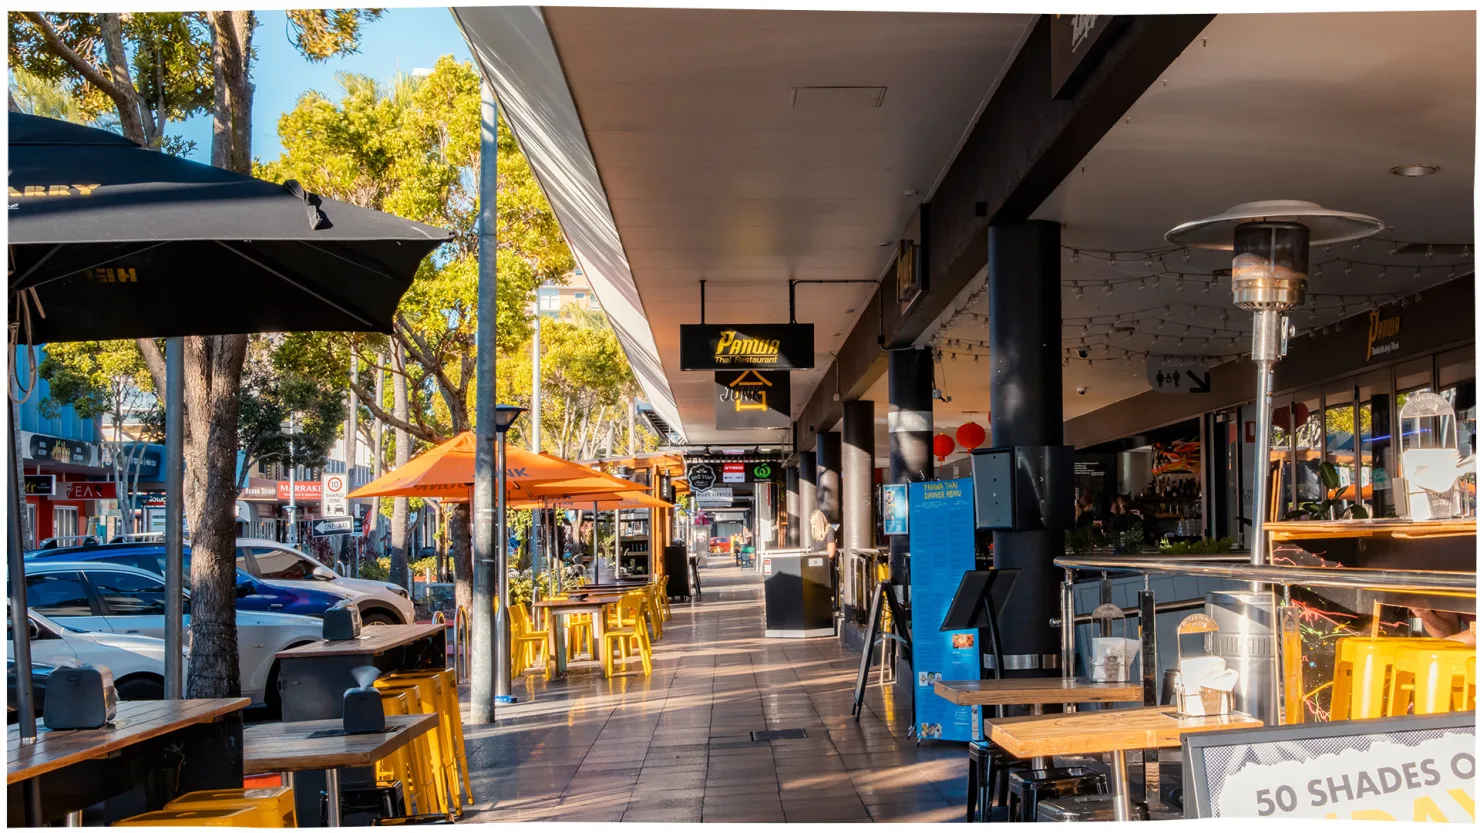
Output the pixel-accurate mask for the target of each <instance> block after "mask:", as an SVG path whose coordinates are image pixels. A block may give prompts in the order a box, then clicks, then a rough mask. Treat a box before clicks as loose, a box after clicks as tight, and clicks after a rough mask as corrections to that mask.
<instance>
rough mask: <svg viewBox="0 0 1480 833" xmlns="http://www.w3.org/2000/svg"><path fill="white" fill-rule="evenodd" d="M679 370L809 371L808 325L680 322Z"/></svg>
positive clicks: (809, 341)
mask: <svg viewBox="0 0 1480 833" xmlns="http://www.w3.org/2000/svg"><path fill="white" fill-rule="evenodd" d="M678 341H679V347H678V354H679V369H680V370H745V369H747V368H758V369H761V370H810V369H811V368H812V359H813V356H812V343H813V342H812V325H811V324H681V325H679V328H678Z"/></svg>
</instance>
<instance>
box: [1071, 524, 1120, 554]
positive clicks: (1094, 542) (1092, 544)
mask: <svg viewBox="0 0 1480 833" xmlns="http://www.w3.org/2000/svg"><path fill="white" fill-rule="evenodd" d="M1107 544H1109V539H1107V538H1106V537H1105V536H1104V534H1103V533H1101V532H1100V530H1098V529H1095V528H1094V527H1093V526H1081V527H1077V528H1075V529H1071V530H1069V531H1068V532H1066V533H1064V548H1065V549H1067V550H1068V551H1069V552H1071V553H1073V554H1075V555H1086V554H1088V553H1089V552H1090V551H1091V550H1093V549H1095V548H1096V547H1103V546H1106V545H1107Z"/></svg>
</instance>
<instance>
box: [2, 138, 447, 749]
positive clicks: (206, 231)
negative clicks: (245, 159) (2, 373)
mask: <svg viewBox="0 0 1480 833" xmlns="http://www.w3.org/2000/svg"><path fill="white" fill-rule="evenodd" d="M7 202H8V205H9V207H10V210H9V222H8V223H7V231H8V232H9V238H10V247H9V255H10V262H9V276H10V297H9V300H10V314H9V320H10V321H11V323H12V325H19V333H18V337H19V339H20V341H21V342H23V343H29V344H42V343H47V342H55V341H82V340H103V339H124V338H161V337H172V336H187V335H226V334H231V333H258V332H295V331H312V330H321V331H359V332H383V333H389V332H390V331H391V317H392V316H393V315H394V313H395V309H396V305H397V304H398V303H399V302H400V299H401V295H402V294H404V293H405V292H406V290H407V288H408V287H410V285H411V281H412V278H413V277H414V276H415V274H416V270H417V267H418V266H419V265H420V264H421V261H422V259H423V258H425V257H426V256H427V255H428V254H429V253H430V252H431V251H432V250H433V249H435V248H436V247H437V246H439V245H441V244H442V243H444V242H446V241H447V240H449V239H450V238H451V235H450V234H449V233H448V232H446V231H444V230H442V229H438V228H433V227H431V226H425V225H422V224H420V223H413V222H410V221H408V220H403V219H400V218H398V217H394V216H391V215H389V214H383V213H381V212H378V211H371V210H369V209H364V208H359V207H357V206H352V205H348V204H346V203H341V202H337V201H334V200H327V199H320V198H319V197H318V196H316V195H313V194H310V193H307V192H305V191H304V190H303V189H302V188H301V187H298V185H297V183H295V182H288V183H285V184H283V185H274V184H273V183H270V182H264V181H262V180H259V179H253V178H252V177H249V176H243V175H241V174H236V173H232V172H230V171H225V170H221V169H219V168H213V167H210V166H207V165H201V164H198V163H195V162H189V161H186V160H183V159H178V158H175V157H173V156H169V155H167V154H164V153H159V152H156V151H151V150H146V149H144V148H141V147H139V146H138V145H136V144H134V143H133V142H130V141H129V140H127V139H125V138H123V137H121V136H118V135H116V134H113V133H109V132H107V131H103V130H96V129H93V128H89V127H81V126H78V125H74V124H69V123H67V122H62V121H56V120H53V119H45V118H40V117H37V116H28V115H24V114H21V113H11V114H10V171H9V199H8V201H7ZM176 355H178V353H176ZM12 371H13V368H12ZM170 387H171V388H172V394H171V395H172V397H173V396H174V395H175V394H174V393H173V389H175V388H177V387H178V383H176V382H172V383H171V385H170ZM170 410H171V412H172V413H173V414H175V418H176V419H178V413H179V408H171V409H170ZM11 413H12V415H13V414H14V411H13V410H12V411H11ZM10 430H11V432H12V433H11V436H10V442H9V448H10V449H11V451H10V453H12V454H13V453H14V449H15V436H14V431H15V422H14V420H13V419H12V420H10ZM7 456H9V455H7ZM170 456H171V459H170V460H169V461H167V462H168V466H169V467H170V468H171V469H172V470H178V468H179V465H180V462H179V457H178V445H177V444H175V445H172V446H171V455H170ZM14 463H15V461H14V459H12V460H11V469H10V472H9V476H8V477H7V479H8V480H10V486H11V490H12V491H11V502H10V504H9V506H8V511H9V515H10V532H9V538H8V549H9V553H8V556H9V558H8V564H9V569H10V599H11V607H12V611H11V612H12V622H13V623H15V629H16V631H17V632H16V634H15V636H16V643H15V644H16V651H15V661H16V664H17V666H19V667H20V668H19V670H20V672H21V673H20V676H21V677H22V679H21V680H20V682H19V686H18V689H19V692H20V694H21V698H22V699H23V700H25V701H30V700H31V697H30V685H29V683H30V674H29V666H30V650H29V645H28V640H27V639H26V631H25V630H24V628H25V615H26V614H25V611H26V595H25V589H26V583H25V578H24V576H25V573H24V565H23V563H22V559H21V552H20V536H19V532H18V530H17V521H18V515H19V500H20V498H19V497H18V494H19V489H20V486H19V484H18V483H17V482H16V480H15V478H16V467H15V465H14ZM168 502H169V503H171V504H172V505H171V506H170V507H169V511H170V512H172V513H174V514H178V512H179V507H178V504H177V503H175V502H174V501H173V500H169V501H168ZM17 617H19V618H17ZM21 725H22V730H23V731H22V734H24V735H28V736H30V735H34V733H35V728H34V723H32V722H31V721H30V720H29V718H28V716H26V715H22V717H21Z"/></svg>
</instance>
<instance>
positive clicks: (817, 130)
mask: <svg viewBox="0 0 1480 833" xmlns="http://www.w3.org/2000/svg"><path fill="white" fill-rule="evenodd" d="M455 12H456V14H457V17H458V20H459V22H460V23H461V24H462V26H463V28H464V31H465V32H467V33H468V34H469V40H470V41H471V42H472V43H473V46H474V52H475V54H477V55H478V57H479V59H480V61H482V62H483V63H484V66H485V69H486V70H488V71H489V73H490V75H491V77H493V78H494V80H495V87H496V89H497V90H498V93H499V96H500V99H501V101H502V103H503V104H504V107H505V113H506V116H507V117H508V118H510V120H511V124H513V126H514V129H515V132H516V135H518V136H519V138H520V141H521V142H522V143H524V145H525V147H526V150H527V151H529V153H530V156H531V161H532V162H533V163H534V166H535V168H536V171H537V172H538V173H540V178H541V181H542V184H544V185H545V188H546V191H547V193H550V194H551V199H552V203H553V204H554V206H555V209H556V212H557V214H558V215H559V217H560V221H561V225H562V227H563V228H564V230H565V232H566V234H567V236H568V237H569V238H570V239H571V242H572V246H573V248H574V249H575V253H576V256H577V258H578V259H579V260H580V261H581V263H582V266H583V269H584V271H585V273H586V274H587V275H588V276H590V277H591V278H592V283H593V285H594V287H595V290H596V292H597V295H598V297H600V298H601V301H602V306H603V307H604V308H606V309H607V310H608V311H612V310H613V309H614V308H619V307H620V306H621V305H622V304H627V305H630V307H631V310H632V312H633V315H631V316H627V317H625V318H624V317H623V316H622V315H621V313H620V312H617V313H614V314H613V317H614V319H615V320H616V324H617V328H618V333H619V335H620V336H622V338H623V341H624V346H626V347H627V350H628V354H629V356H634V357H635V361H634V365H635V367H636V369H637V371H638V374H639V378H640V380H641V381H642V383H643V385H644V387H645V389H646V391H647V393H648V395H649V397H650V398H652V399H653V400H654V404H655V406H657V407H658V409H659V411H660V413H663V412H664V411H665V404H666V405H668V406H669V407H668V408H667V410H668V411H669V412H668V413H663V416H664V417H665V418H666V419H667V420H668V421H669V422H670V424H673V425H674V427H675V428H678V429H680V430H681V431H682V432H683V433H684V434H685V435H686V437H687V439H688V440H689V441H690V442H694V443H716V444H719V443H725V444H737V445H738V444H752V443H776V442H784V441H786V440H788V439H789V435H788V433H787V432H786V431H784V430H778V431H758V432H757V431H716V430H714V428H713V424H714V395H713V374H712V373H708V372H682V371H679V370H678V364H679V362H678V333H679V325H680V324H685V323H697V322H699V320H700V306H699V281H700V280H701V279H704V280H706V281H707V301H708V303H707V317H708V320H709V321H710V322H714V323H723V322H730V323H755V322H785V321H786V320H787V314H788V309H787V281H788V280H789V279H796V280H838V279H848V280H867V281H876V280H878V279H879V278H880V277H881V275H882V273H883V271H884V269H885V267H886V264H887V262H888V261H889V258H890V256H891V253H892V246H893V241H896V240H898V239H899V238H900V237H901V235H902V232H903V230H904V229H905V227H906V226H907V224H908V223H909V221H910V218H911V217H912V215H913V214H914V212H915V210H916V209H917V207H918V205H919V204H920V202H921V201H922V200H924V199H925V198H926V196H927V195H928V194H929V193H930V191H931V190H932V189H933V187H934V186H935V184H936V181H937V180H938V178H939V177H940V176H941V175H942V173H943V171H944V170H945V169H946V167H947V166H948V164H949V162H950V161H951V159H952V158H953V157H954V155H955V153H956V150H957V148H958V146H959V145H960V143H961V142H962V140H963V139H964V138H965V136H966V135H967V134H968V132H969V129H970V128H971V126H972V123H973V121H974V119H975V117H976V114H977V113H978V111H979V109H980V108H981V107H982V105H983V104H984V103H985V101H986V99H987V98H988V96H989V94H990V92H991V90H992V88H993V86H994V85H995V83H996V80H997V78H998V76H999V74H1000V73H1001V72H1002V71H1003V70H1004V69H1005V67H1006V66H1007V65H1008V63H1009V62H1010V59H1011V57H1012V55H1013V54H1014V52H1015V50H1016V47H1017V45H1018V42H1019V40H1020V38H1021V37H1022V36H1023V34H1024V31H1025V27H1026V26H1027V24H1028V23H1029V22H1030V21H1031V20H1032V17H1031V16H1030V15H985V14H984V15H968V14H954V15H953V14H908V13H855V12H792V11H749V10H722V9H631V8H575V7H545V8H543V9H541V10H540V11H539V14H541V15H543V21H542V23H541V25H540V27H539V28H540V31H534V30H533V27H532V26H530V25H528V21H521V20H517V19H515V16H517V15H518V12H517V11H510V10H498V9H457V10H455ZM541 39H548V43H549V44H550V46H551V47H552V49H549V50H546V49H545V48H544V47H542V46H541ZM531 44H533V46H531ZM556 71H558V73H559V76H558V77H556ZM556 81H563V84H564V86H565V87H566V88H568V93H569V99H570V101H571V102H572V103H573V108H572V110H571V114H572V118H570V119H569V120H568V121H567V120H565V115H564V114H563V113H560V112H555V111H556V110H559V109H560V108H559V106H558V105H559V99H560V98H561V96H560V95H559V94H557V91H555V90H554V89H553V84H554V83H555V82H556ZM536 97H538V98H540V100H539V101H534V100H533V99H534V98H536ZM551 102H554V104H553V105H552V104H551ZM575 114H578V118H574V115H575ZM580 146H584V147H580ZM587 150H588V152H589V158H590V160H592V162H591V163H589V165H585V164H583V163H582V161H581V160H580V159H579V158H578V157H581V156H582V153H583V152H586V151H587ZM562 158H563V159H565V160H566V161H565V162H564V163H561V162H560V161H559V160H560V159H562ZM552 160H553V161H552ZM586 167H589V169H590V170H589V171H587V170H585V168H586ZM582 176H590V178H591V183H590V184H589V186H588V187H585V189H584V190H583V189H582V186H580V185H578V184H576V181H577V180H578V179H580V178H581V177H582ZM603 201H604V202H605V206H604V207H603V206H602V205H601V204H600V203H601V202H603ZM603 208H605V210H603ZM613 238H615V239H613ZM629 274H630V277H628V275H629ZM873 291H874V287H873V286H871V285H869V284H867V283H857V284H838V285H833V286H824V285H815V284H811V285H809V284H804V285H801V286H799V287H798V289H797V310H796V315H797V320H798V321H802V322H812V323H814V324H815V325H816V334H817V343H816V351H817V369H815V370H813V371H806V372H797V373H794V374H793V381H792V403H793V411H792V413H793V415H795V414H796V413H797V412H799V411H800V410H801V408H802V406H803V405H804V404H805V402H806V400H807V397H809V396H810V395H811V393H812V391H813V389H814V388H815V387H816V386H817V384H818V382H819V381H820V380H821V379H822V378H823V377H824V375H825V373H826V368H827V367H828V366H829V365H830V364H831V363H832V356H831V355H830V354H831V353H832V352H834V351H836V350H838V349H839V348H840V346H841V345H842V342H843V339H844V337H845V336H846V335H847V334H848V332H850V331H851V330H852V328H853V326H854V324H855V323H856V321H857V319H858V317H859V314H860V310H862V309H863V307H864V306H865V305H866V303H867V301H868V299H869V297H870V296H871V295H872V293H873ZM609 299H610V300H609Z"/></svg>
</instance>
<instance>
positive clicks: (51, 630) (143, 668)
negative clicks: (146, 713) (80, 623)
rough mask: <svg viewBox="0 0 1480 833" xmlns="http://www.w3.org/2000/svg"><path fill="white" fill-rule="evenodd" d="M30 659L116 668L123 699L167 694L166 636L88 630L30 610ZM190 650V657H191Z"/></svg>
mask: <svg viewBox="0 0 1480 833" xmlns="http://www.w3.org/2000/svg"><path fill="white" fill-rule="evenodd" d="M7 607H8V606H7ZM9 623H10V618H9V617H8V616H7V617H6V627H5V639H6V651H7V653H8V655H10V656H14V655H15V634H14V633H12V632H11V628H10V624H9ZM30 625H31V627H30V630H31V661H32V664H33V665H34V664H35V663H42V664H44V665H47V666H62V665H81V664H88V665H101V666H103V667H106V668H107V669H108V670H109V671H111V672H113V685H114V687H116V688H117V689H118V699H120V700H158V699H160V698H162V697H164V640H163V639H157V638H155V637H152V636H137V635H134V634H122V633H88V632H86V631H83V630H79V629H77V628H74V627H72V626H70V625H63V624H62V623H60V622H56V621H53V620H51V619H48V618H46V617H45V616H43V615H41V614H40V613H37V612H36V611H34V610H32V611H31V612H30ZM188 656H189V655H188V653H187V657H188Z"/></svg>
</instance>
